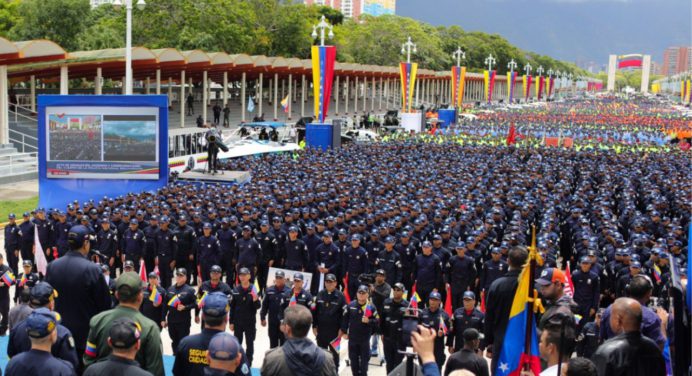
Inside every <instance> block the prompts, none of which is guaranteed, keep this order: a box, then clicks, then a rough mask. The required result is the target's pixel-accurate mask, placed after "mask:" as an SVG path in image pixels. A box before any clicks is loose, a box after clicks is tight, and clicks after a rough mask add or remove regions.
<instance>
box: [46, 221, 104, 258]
mask: <svg viewBox="0 0 692 376" xmlns="http://www.w3.org/2000/svg"><path fill="white" fill-rule="evenodd" d="M72 226H73V224H72V222H69V221H68V220H67V215H66V214H65V213H64V212H61V211H58V221H57V222H55V223H54V224H53V229H54V232H55V245H56V246H57V247H58V255H59V256H62V255H64V254H65V252H67V251H68V249H70V245H69V243H68V242H67V235H68V233H69V232H70V228H71V227H72ZM89 229H91V230H93V227H91V226H89ZM41 245H43V243H41Z"/></svg>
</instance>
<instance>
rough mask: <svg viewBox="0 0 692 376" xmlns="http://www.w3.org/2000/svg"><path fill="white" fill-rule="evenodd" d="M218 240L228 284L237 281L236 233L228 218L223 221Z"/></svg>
mask: <svg viewBox="0 0 692 376" xmlns="http://www.w3.org/2000/svg"><path fill="white" fill-rule="evenodd" d="M216 238H217V239H218V240H219V245H220V246H221V268H222V269H223V271H224V272H225V273H226V283H228V284H232V283H233V282H234V281H235V273H236V271H235V265H234V263H235V253H236V251H235V242H236V240H237V239H238V237H237V235H236V232H235V231H234V230H233V229H232V228H231V227H230V221H229V219H228V218H223V219H221V228H220V229H219V231H217V232H216Z"/></svg>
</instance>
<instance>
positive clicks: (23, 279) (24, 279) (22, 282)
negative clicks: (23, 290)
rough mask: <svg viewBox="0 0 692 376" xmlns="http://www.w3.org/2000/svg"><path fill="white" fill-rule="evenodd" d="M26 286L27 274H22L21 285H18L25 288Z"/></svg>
mask: <svg viewBox="0 0 692 376" xmlns="http://www.w3.org/2000/svg"><path fill="white" fill-rule="evenodd" d="M25 284H26V274H22V278H20V279H19V283H18V284H17V286H19V287H24V285H25Z"/></svg>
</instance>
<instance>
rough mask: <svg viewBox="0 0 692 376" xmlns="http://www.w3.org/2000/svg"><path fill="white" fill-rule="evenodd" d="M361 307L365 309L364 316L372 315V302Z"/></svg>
mask: <svg viewBox="0 0 692 376" xmlns="http://www.w3.org/2000/svg"><path fill="white" fill-rule="evenodd" d="M361 308H362V310H363V316H365V317H367V318H370V317H372V306H371V305H370V304H366V305H364V306H363V307H361Z"/></svg>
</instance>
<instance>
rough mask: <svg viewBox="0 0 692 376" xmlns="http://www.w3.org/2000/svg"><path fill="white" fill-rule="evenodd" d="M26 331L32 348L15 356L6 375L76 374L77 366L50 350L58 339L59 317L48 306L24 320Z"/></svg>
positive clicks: (53, 375) (64, 375)
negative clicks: (56, 355) (52, 353)
mask: <svg viewBox="0 0 692 376" xmlns="http://www.w3.org/2000/svg"><path fill="white" fill-rule="evenodd" d="M24 322H25V325H26V327H25V332H26V333H27V335H28V336H29V337H30V341H31V350H28V351H26V352H23V353H21V354H19V355H17V356H15V357H13V358H12V359H11V360H10V362H9V363H8V364H7V367H6V368H5V374H6V375H51V376H72V375H76V373H75V368H74V367H73V366H72V365H71V364H70V363H69V362H67V361H65V360H62V359H57V358H55V357H53V355H51V353H50V350H51V346H52V344H53V343H55V341H56V339H57V336H58V335H57V334H58V333H57V332H58V331H57V330H56V327H57V326H58V319H57V315H56V314H55V313H54V312H51V311H50V310H48V309H46V308H39V309H36V310H34V311H33V312H32V313H31V314H30V315H29V317H27V318H26V320H24Z"/></svg>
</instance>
